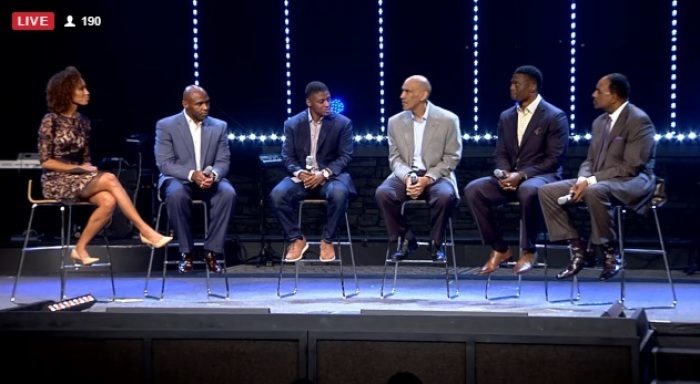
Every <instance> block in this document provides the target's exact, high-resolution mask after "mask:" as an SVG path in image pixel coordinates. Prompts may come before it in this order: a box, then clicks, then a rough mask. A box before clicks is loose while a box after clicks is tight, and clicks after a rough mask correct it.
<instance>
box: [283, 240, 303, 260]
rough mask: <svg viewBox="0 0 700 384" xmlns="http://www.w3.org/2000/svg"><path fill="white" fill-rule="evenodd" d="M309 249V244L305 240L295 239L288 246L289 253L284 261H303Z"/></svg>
mask: <svg viewBox="0 0 700 384" xmlns="http://www.w3.org/2000/svg"><path fill="white" fill-rule="evenodd" d="M307 249H309V244H308V243H307V242H306V239H305V238H303V237H302V238H301V239H295V240H293V241H292V242H291V243H290V244H289V245H288V246H287V252H286V254H285V255H284V261H287V262H290V263H293V262H295V261H299V260H301V258H302V257H304V252H306V250H307Z"/></svg>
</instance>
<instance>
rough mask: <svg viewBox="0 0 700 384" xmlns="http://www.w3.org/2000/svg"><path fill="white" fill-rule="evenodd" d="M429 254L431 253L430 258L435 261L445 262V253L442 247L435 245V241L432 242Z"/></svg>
mask: <svg viewBox="0 0 700 384" xmlns="http://www.w3.org/2000/svg"><path fill="white" fill-rule="evenodd" d="M428 252H430V258H431V259H433V261H445V251H444V250H443V249H442V247H441V246H438V245H437V244H435V242H434V241H431V242H430V245H429V246H428Z"/></svg>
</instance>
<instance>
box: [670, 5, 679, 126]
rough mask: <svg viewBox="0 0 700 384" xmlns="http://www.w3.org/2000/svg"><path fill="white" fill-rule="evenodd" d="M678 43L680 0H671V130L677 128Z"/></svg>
mask: <svg viewBox="0 0 700 384" xmlns="http://www.w3.org/2000/svg"><path fill="white" fill-rule="evenodd" d="M677 43H678V1H677V0H671V130H672V131H675V130H676V84H677V83H678V77H677V73H676V70H677V69H678V64H677V62H676V60H677V59H678V56H677V53H676V52H677V48H678V47H677V45H676V44H677Z"/></svg>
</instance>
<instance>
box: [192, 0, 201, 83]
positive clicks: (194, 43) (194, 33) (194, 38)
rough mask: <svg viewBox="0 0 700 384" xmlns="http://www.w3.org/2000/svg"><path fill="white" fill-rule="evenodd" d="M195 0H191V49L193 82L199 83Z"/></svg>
mask: <svg viewBox="0 0 700 384" xmlns="http://www.w3.org/2000/svg"><path fill="white" fill-rule="evenodd" d="M198 13H199V12H198V11H197V0H192V49H193V51H194V52H193V59H194V84H196V85H199V27H198V25H199V19H198Z"/></svg>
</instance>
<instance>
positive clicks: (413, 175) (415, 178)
mask: <svg viewBox="0 0 700 384" xmlns="http://www.w3.org/2000/svg"><path fill="white" fill-rule="evenodd" d="M410 177H411V185H415V184H417V183H418V175H416V173H415V172H411V175H410Z"/></svg>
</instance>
